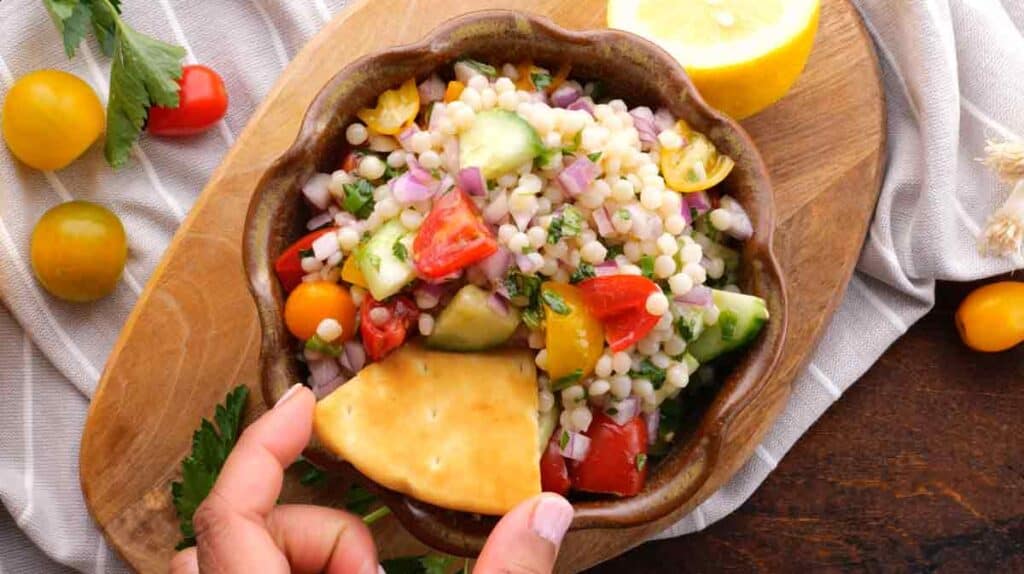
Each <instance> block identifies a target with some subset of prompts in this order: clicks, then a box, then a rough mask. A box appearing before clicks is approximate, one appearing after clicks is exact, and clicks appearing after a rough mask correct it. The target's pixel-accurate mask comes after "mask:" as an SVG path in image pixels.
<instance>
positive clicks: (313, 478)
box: [288, 456, 327, 486]
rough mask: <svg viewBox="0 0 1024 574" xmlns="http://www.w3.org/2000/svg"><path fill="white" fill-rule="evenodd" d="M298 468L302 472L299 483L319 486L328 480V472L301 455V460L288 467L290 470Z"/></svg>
mask: <svg viewBox="0 0 1024 574" xmlns="http://www.w3.org/2000/svg"><path fill="white" fill-rule="evenodd" d="M292 469H296V470H298V471H299V472H301V473H302V477H301V478H299V483H300V484H302V485H303V486H319V485H321V484H323V483H324V482H326V481H327V473H326V472H324V471H323V470H321V469H320V468H319V467H318V466H316V465H314V464H313V463H311V462H309V461H308V460H307V459H306V458H305V457H302V456H300V457H299V460H297V461H295V463H294V464H293V465H291V466H290V467H288V470H292Z"/></svg>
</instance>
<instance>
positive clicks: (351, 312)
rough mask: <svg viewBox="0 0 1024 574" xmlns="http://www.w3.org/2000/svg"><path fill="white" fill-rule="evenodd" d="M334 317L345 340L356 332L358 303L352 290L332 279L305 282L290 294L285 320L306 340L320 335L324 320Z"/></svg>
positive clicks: (286, 323) (290, 329)
mask: <svg viewBox="0 0 1024 574" xmlns="http://www.w3.org/2000/svg"><path fill="white" fill-rule="evenodd" d="M324 319H334V320H336V321H337V322H338V323H340V324H341V340H342V341H348V340H349V339H351V338H352V337H354V336H355V334H356V305H355V303H354V302H353V301H352V296H351V295H350V294H349V292H348V289H345V288H344V287H342V286H341V285H338V284H337V283H331V282H329V281H315V282H311V283H303V284H301V285H299V286H298V287H296V288H295V289H294V290H293V291H292V292H291V293H289V294H288V300H287V301H285V303H284V323H285V325H286V326H287V327H288V330H289V331H291V333H292V335H295V336H296V337H298V338H299V339H302V340H303V341H305V340H307V339H311V338H312V337H313V335H315V334H316V328H317V327H318V326H319V325H320V321H323V320H324Z"/></svg>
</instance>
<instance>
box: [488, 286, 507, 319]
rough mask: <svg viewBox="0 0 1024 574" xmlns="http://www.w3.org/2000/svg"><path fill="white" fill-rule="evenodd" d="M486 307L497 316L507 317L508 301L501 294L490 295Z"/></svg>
mask: <svg viewBox="0 0 1024 574" xmlns="http://www.w3.org/2000/svg"><path fill="white" fill-rule="evenodd" d="M487 305H488V306H489V307H490V308H491V310H493V311H494V312H495V313H497V314H498V315H501V316H502V317H507V316H508V299H506V298H505V297H504V296H502V294H501V293H497V292H494V293H491V295H490V297H488V298H487Z"/></svg>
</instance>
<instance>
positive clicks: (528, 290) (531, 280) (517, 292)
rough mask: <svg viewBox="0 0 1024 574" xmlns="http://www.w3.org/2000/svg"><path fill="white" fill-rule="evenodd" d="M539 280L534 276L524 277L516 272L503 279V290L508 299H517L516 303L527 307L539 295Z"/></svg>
mask: <svg viewBox="0 0 1024 574" xmlns="http://www.w3.org/2000/svg"><path fill="white" fill-rule="evenodd" d="M540 284H541V279H540V277H537V276H536V275H524V274H522V273H520V272H518V271H513V272H512V273H509V275H508V277H507V278H505V289H507V290H508V297H509V299H517V300H518V301H517V302H518V303H520V304H525V305H529V303H530V301H532V300H533V299H535V298H536V297H537V295H538V294H539V293H540Z"/></svg>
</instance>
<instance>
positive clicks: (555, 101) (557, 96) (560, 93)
mask: <svg viewBox="0 0 1024 574" xmlns="http://www.w3.org/2000/svg"><path fill="white" fill-rule="evenodd" d="M582 94H583V91H582V90H580V87H579V84H576V83H575V82H566V83H564V84H562V85H561V86H558V89H557V90H555V91H554V92H552V93H551V105H553V106H555V107H556V108H568V107H569V106H570V105H572V103H573V102H575V101H576V100H578V99H580V95H582Z"/></svg>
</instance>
